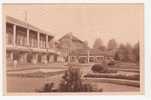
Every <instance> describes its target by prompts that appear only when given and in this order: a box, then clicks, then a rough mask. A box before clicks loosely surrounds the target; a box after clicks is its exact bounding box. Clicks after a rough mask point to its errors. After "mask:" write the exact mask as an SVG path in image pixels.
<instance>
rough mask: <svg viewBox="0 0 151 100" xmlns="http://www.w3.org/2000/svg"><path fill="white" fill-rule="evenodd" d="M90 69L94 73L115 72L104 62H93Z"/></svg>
mask: <svg viewBox="0 0 151 100" xmlns="http://www.w3.org/2000/svg"><path fill="white" fill-rule="evenodd" d="M91 70H92V71H93V72H95V73H116V72H117V70H109V69H108V66H107V65H105V64H94V65H93V66H92V68H91Z"/></svg>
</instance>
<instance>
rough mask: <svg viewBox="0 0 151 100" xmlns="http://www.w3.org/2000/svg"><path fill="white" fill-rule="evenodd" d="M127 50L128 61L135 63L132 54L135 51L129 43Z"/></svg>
mask: <svg viewBox="0 0 151 100" xmlns="http://www.w3.org/2000/svg"><path fill="white" fill-rule="evenodd" d="M125 48H126V52H127V60H128V61H134V55H133V53H132V51H133V48H132V46H131V45H130V44H129V43H127V44H126V46H125Z"/></svg>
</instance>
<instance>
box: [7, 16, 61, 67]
mask: <svg viewBox="0 0 151 100" xmlns="http://www.w3.org/2000/svg"><path fill="white" fill-rule="evenodd" d="M5 33H6V34H5V37H6V38H5V39H6V43H5V44H6V45H5V46H6V62H7V64H14V62H16V63H17V64H28V63H29V64H38V63H42V64H47V63H52V62H57V61H60V60H61V56H60V52H59V51H58V50H57V49H56V48H55V43H54V36H53V35H51V34H50V33H48V32H45V31H43V30H41V29H39V28H37V27H35V26H33V25H31V24H29V23H27V22H24V21H21V20H18V19H16V18H13V17H10V16H6V18H5Z"/></svg>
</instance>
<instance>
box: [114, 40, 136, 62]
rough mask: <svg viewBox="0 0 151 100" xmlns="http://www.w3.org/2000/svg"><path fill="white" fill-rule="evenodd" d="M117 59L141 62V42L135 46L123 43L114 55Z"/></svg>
mask: <svg viewBox="0 0 151 100" xmlns="http://www.w3.org/2000/svg"><path fill="white" fill-rule="evenodd" d="M114 59H115V60H120V61H124V62H136V63H138V62H139V42H138V43H136V44H135V45H134V46H133V47H132V46H131V45H130V44H129V43H127V44H126V45H124V44H121V45H120V46H119V48H118V49H117V50H116V52H115V55H114Z"/></svg>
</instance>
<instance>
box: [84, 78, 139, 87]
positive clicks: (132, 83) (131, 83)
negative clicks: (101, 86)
mask: <svg viewBox="0 0 151 100" xmlns="http://www.w3.org/2000/svg"><path fill="white" fill-rule="evenodd" d="M82 80H83V81H90V82H103V83H113V84H120V85H128V86H134V87H140V82H139V81H134V80H126V79H113V78H90V77H87V78H83V79H82Z"/></svg>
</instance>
